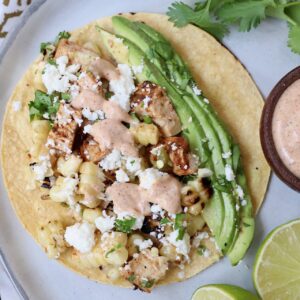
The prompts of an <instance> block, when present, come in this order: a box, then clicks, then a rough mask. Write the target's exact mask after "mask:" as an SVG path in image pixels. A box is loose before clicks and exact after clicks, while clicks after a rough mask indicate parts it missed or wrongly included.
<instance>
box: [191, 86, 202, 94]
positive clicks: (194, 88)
mask: <svg viewBox="0 0 300 300" xmlns="http://www.w3.org/2000/svg"><path fill="white" fill-rule="evenodd" d="M193 92H194V94H195V95H196V96H199V95H201V93H202V91H201V90H200V89H199V88H198V87H197V86H196V85H194V86H193Z"/></svg>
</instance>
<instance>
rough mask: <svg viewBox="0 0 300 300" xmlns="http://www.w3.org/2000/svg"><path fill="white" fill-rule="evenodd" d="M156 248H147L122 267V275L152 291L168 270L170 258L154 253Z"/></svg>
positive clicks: (143, 289) (143, 288)
mask: <svg viewBox="0 0 300 300" xmlns="http://www.w3.org/2000/svg"><path fill="white" fill-rule="evenodd" d="M154 249H155V248H152V249H151V250H150V249H146V250H144V251H142V252H141V253H139V254H138V255H137V256H136V257H134V258H133V259H132V260H130V261H129V263H128V264H127V265H126V266H125V267H124V268H123V269H122V271H121V273H122V275H123V276H124V277H125V278H126V279H127V280H129V281H130V282H131V283H133V284H134V285H135V286H136V287H138V288H139V289H140V290H142V291H144V292H148V293H149V292H151V289H152V288H153V286H154V284H155V283H156V282H157V281H159V280H160V279H162V278H163V277H164V276H165V275H166V272H167V270H168V260H167V258H166V257H164V256H159V255H158V254H156V253H153V250H154Z"/></svg>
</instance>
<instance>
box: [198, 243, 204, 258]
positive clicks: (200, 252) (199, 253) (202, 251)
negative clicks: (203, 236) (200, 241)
mask: <svg viewBox="0 0 300 300" xmlns="http://www.w3.org/2000/svg"><path fill="white" fill-rule="evenodd" d="M205 251H206V247H205V246H203V245H200V246H199V247H198V249H197V254H198V255H200V256H203V255H204V253H205Z"/></svg>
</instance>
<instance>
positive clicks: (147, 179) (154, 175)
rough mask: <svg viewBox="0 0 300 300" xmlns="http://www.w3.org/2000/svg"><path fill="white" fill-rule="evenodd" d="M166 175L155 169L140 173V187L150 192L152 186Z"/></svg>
mask: <svg viewBox="0 0 300 300" xmlns="http://www.w3.org/2000/svg"><path fill="white" fill-rule="evenodd" d="M166 175H167V174H166V173H163V172H160V171H158V170H157V169H155V168H148V169H145V170H144V171H141V172H139V173H138V176H139V179H140V187H142V188H144V189H147V190H149V189H150V188H151V186H152V185H153V184H154V183H155V182H156V181H157V180H159V179H160V178H161V177H162V176H166Z"/></svg>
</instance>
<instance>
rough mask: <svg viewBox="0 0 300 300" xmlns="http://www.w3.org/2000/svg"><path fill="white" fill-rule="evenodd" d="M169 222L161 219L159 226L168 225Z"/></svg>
mask: <svg viewBox="0 0 300 300" xmlns="http://www.w3.org/2000/svg"><path fill="white" fill-rule="evenodd" d="M170 222H171V221H170V220H169V219H168V218H162V219H161V220H160V225H165V224H169V223H170Z"/></svg>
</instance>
